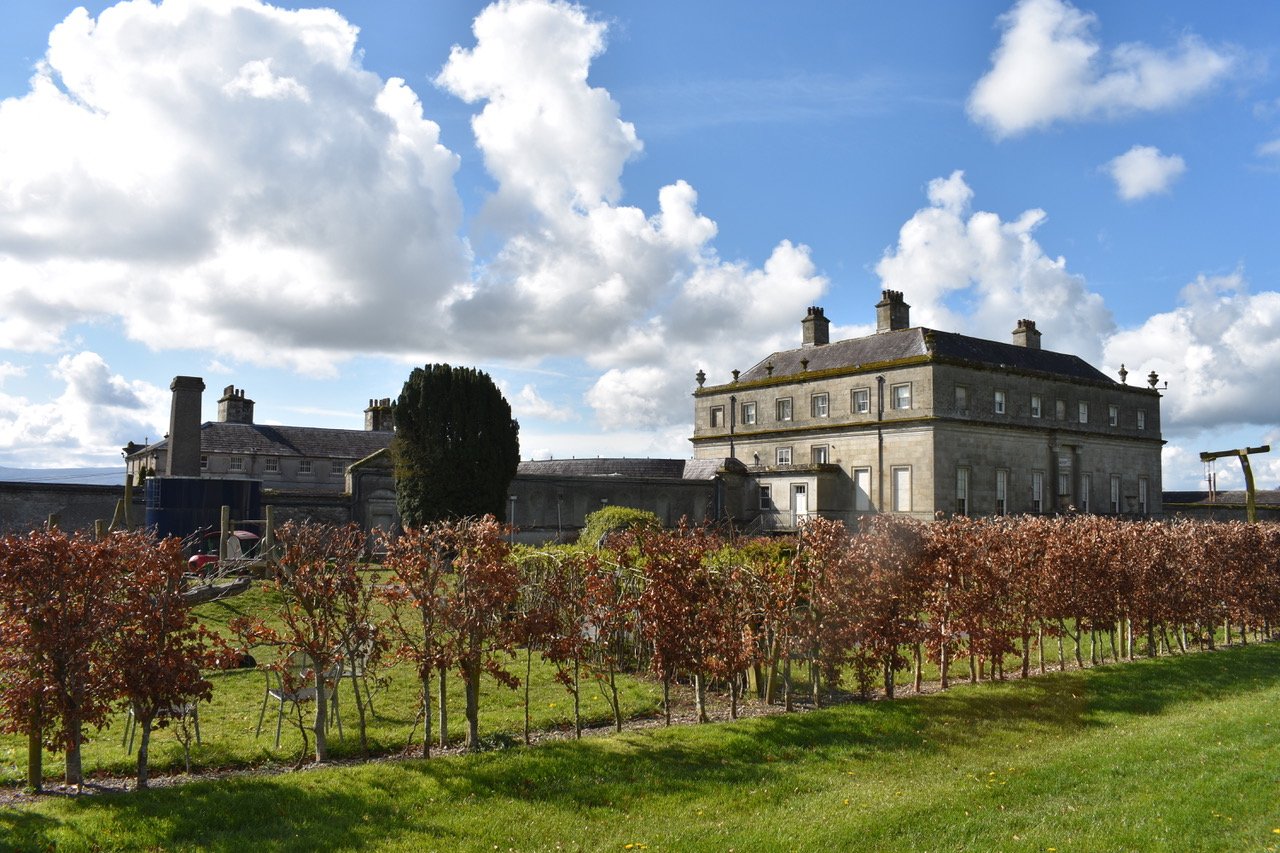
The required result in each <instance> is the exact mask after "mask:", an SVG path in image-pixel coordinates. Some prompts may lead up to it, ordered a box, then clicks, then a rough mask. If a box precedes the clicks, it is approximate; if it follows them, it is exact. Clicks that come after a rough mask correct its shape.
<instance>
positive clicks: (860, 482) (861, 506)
mask: <svg viewBox="0 0 1280 853" xmlns="http://www.w3.org/2000/svg"><path fill="white" fill-rule="evenodd" d="M853 508H854V509H855V510H857V511H858V512H870V511H871V469H870V468H854V469H853Z"/></svg>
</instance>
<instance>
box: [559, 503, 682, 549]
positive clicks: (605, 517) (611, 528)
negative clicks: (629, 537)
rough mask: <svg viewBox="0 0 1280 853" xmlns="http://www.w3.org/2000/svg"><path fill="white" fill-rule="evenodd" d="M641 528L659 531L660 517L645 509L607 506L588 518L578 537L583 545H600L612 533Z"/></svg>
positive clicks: (660, 525)
mask: <svg viewBox="0 0 1280 853" xmlns="http://www.w3.org/2000/svg"><path fill="white" fill-rule="evenodd" d="M633 527H639V528H641V529H644V530H658V529H660V528H661V527H662V522H660V521H658V516H656V515H654V514H653V513H651V512H649V511H648V510H645V509H632V508H631V507H629V506H607V507H605V508H604V509H600V510H597V511H595V512H593V513H591V514H590V515H588V516H587V524H586V526H585V527H583V528H582V533H581V534H580V535H579V536H578V543H579V544H581V545H598V544H600V542H601V541H602V539H603V538H604V537H606V536H608V535H609V534H610V533H619V532H621V531H623V530H630V529H631V528H633Z"/></svg>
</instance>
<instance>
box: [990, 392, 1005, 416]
mask: <svg viewBox="0 0 1280 853" xmlns="http://www.w3.org/2000/svg"><path fill="white" fill-rule="evenodd" d="M992 407H993V410H994V411H995V413H996V414H997V415H1003V414H1004V412H1005V398H1004V392H1003V391H996V394H995V398H994V400H993V401H992Z"/></svg>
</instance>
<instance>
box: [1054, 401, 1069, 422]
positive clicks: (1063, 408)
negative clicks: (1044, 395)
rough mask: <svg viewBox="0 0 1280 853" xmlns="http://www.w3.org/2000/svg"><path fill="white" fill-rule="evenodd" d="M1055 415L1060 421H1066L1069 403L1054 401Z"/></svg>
mask: <svg viewBox="0 0 1280 853" xmlns="http://www.w3.org/2000/svg"><path fill="white" fill-rule="evenodd" d="M1053 414H1054V417H1056V418H1057V419H1058V420H1060V421H1065V420H1066V419H1067V401H1066V400H1054V401H1053Z"/></svg>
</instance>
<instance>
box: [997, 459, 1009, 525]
mask: <svg viewBox="0 0 1280 853" xmlns="http://www.w3.org/2000/svg"><path fill="white" fill-rule="evenodd" d="M1008 514H1009V472H1008V471H1007V470H1006V469H1004V468H997V469H996V515H1008Z"/></svg>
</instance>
